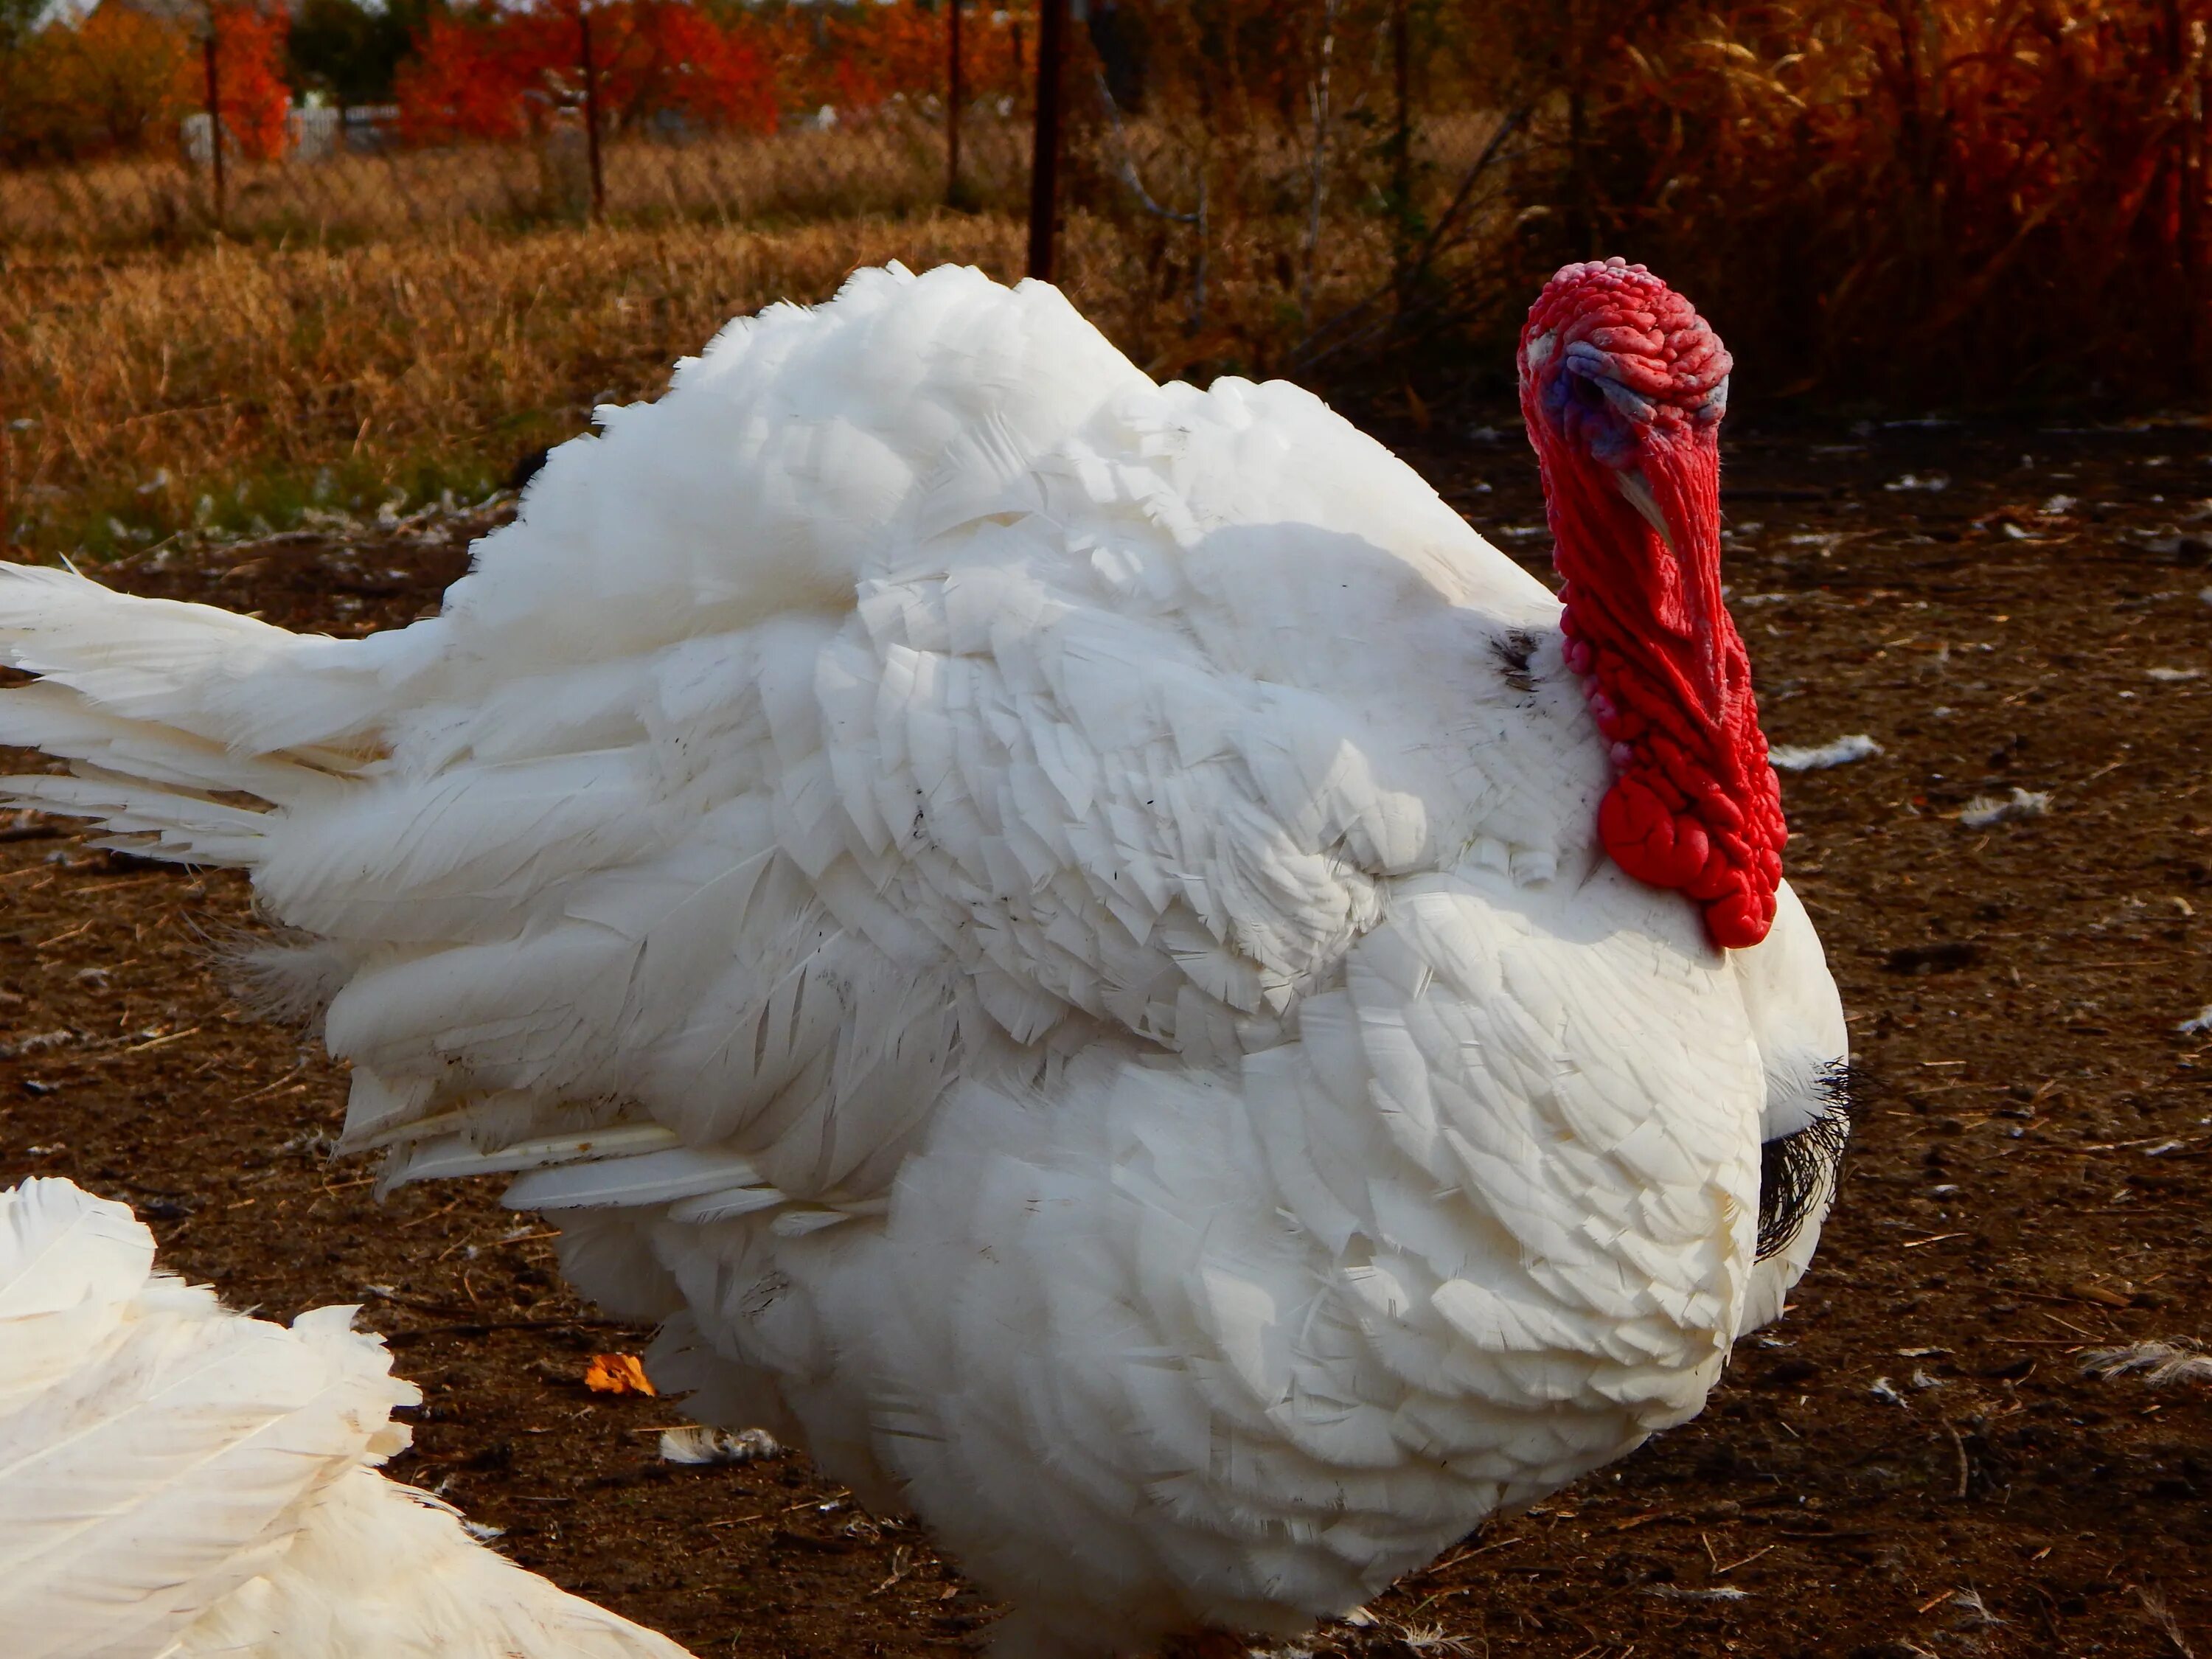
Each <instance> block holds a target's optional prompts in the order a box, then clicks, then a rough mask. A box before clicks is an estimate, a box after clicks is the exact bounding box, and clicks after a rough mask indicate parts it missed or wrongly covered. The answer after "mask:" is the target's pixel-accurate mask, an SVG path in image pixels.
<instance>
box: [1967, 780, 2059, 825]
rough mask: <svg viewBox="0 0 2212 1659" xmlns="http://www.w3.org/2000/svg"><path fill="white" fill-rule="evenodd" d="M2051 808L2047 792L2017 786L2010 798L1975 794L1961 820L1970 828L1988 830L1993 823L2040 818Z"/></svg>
mask: <svg viewBox="0 0 2212 1659" xmlns="http://www.w3.org/2000/svg"><path fill="white" fill-rule="evenodd" d="M2050 810H2051V797H2050V795H2049V794H2048V793H2046V792H2045V791H2043V790H2040V789H2022V788H2020V787H2015V788H2014V790H2013V792H2012V795H2011V797H2010V799H2003V798H2001V797H1999V796H1996V795H1977V796H1975V797H1974V798H1973V799H1972V800H1970V801H1968V802H1967V803H1966V811H1963V812H1961V813H1960V814H1959V822H1960V823H1963V824H1965V825H1966V828H1967V829H1988V828H1989V827H1990V825H1991V824H1993V823H2010V822H2012V821H2014V820H2015V819H2020V818H2039V817H2042V816H2043V815H2044V814H2045V813H2046V812H2048V811H2050Z"/></svg>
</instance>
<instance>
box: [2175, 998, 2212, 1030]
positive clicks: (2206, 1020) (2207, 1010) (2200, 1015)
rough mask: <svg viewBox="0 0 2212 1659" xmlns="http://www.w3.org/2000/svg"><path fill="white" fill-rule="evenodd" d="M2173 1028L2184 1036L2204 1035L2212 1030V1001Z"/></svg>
mask: <svg viewBox="0 0 2212 1659" xmlns="http://www.w3.org/2000/svg"><path fill="white" fill-rule="evenodd" d="M2173 1029H2174V1030H2177V1031H2179V1032H2180V1033H2181V1035H2182V1036H2203V1034H2204V1033H2205V1032H2207V1031H2212V1002H2208V1003H2206V1004H2205V1005H2204V1006H2203V1007H2202V1008H2200V1009H2198V1010H2197V1012H2195V1013H2194V1014H2192V1015H2191V1016H2190V1017H2189V1018H2187V1019H2185V1020H2183V1021H2182V1022H2181V1024H2179V1025H2177V1026H2175V1027H2174V1028H2173Z"/></svg>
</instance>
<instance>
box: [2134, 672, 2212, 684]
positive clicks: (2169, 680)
mask: <svg viewBox="0 0 2212 1659" xmlns="http://www.w3.org/2000/svg"><path fill="white" fill-rule="evenodd" d="M2144 672H2145V673H2146V674H2148V675H2149V676H2150V678H2153V679H2154V680H2156V681H2158V682H2159V684H2161V685H2172V684H2173V683H2174V682H2175V681H2177V680H2201V679H2203V678H2204V671H2203V669H2201V668H2148V669H2145V670H2144Z"/></svg>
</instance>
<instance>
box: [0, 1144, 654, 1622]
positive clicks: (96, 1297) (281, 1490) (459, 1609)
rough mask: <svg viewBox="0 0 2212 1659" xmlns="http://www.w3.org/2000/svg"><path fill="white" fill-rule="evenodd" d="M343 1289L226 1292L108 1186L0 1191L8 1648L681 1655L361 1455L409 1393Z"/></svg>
mask: <svg viewBox="0 0 2212 1659" xmlns="http://www.w3.org/2000/svg"><path fill="white" fill-rule="evenodd" d="M354 1312H355V1310H353V1309H351V1308H318V1309H316V1310H313V1312H312V1313H303V1314H301V1316H299V1317H298V1318H297V1319H295V1320H294V1321H293V1322H292V1323H291V1325H290V1327H289V1328H287V1327H285V1326H283V1325H275V1324H271V1323H270V1322H268V1321H266V1320H262V1319H252V1318H249V1317H247V1316H246V1315H244V1314H239V1313H233V1312H232V1311H231V1310H229V1309H228V1308H226V1307H224V1306H223V1305H222V1303H220V1302H219V1301H217V1300H216V1295H215V1292H214V1291H212V1290H210V1289H209V1288H208V1287H207V1286H206V1285H187V1284H186V1283H185V1282H184V1281H183V1280H182V1279H178V1278H175V1277H173V1275H171V1274H169V1273H161V1272H157V1271H156V1270H155V1267H154V1236H153V1235H152V1234H151V1233H149V1232H148V1231H146V1229H145V1227H144V1226H143V1225H142V1224H141V1223H140V1222H139V1221H138V1220H137V1218H135V1217H134V1216H132V1214H131V1210H130V1207H129V1206H127V1205H123V1204H118V1203H115V1202H113V1201H112V1200H108V1199H100V1198H94V1197H93V1196H92V1195H91V1194H89V1193H87V1192H85V1191H83V1190H82V1189H81V1188H78V1187H76V1185H74V1184H73V1183H71V1182H67V1181H59V1180H52V1179H48V1180H38V1181H28V1182H24V1183H23V1184H22V1185H21V1186H20V1187H15V1188H9V1189H8V1190H6V1191H4V1192H0V1633H4V1636H5V1638H6V1639H5V1641H4V1643H0V1647H4V1650H5V1651H6V1652H7V1654H8V1656H9V1659H141V1656H143V1659H216V1656H222V1659H690V1656H688V1655H687V1654H686V1653H685V1652H684V1650H683V1649H682V1648H680V1647H678V1646H677V1645H676V1644H675V1643H673V1642H671V1641H669V1640H668V1639H667V1638H665V1637H661V1636H656V1635H654V1634H653V1632H651V1631H648V1630H646V1629H643V1628H642V1627H641V1626H636V1625H633V1624H631V1623H630V1622H629V1620H626V1619H619V1618H617V1617H616V1616H615V1615H614V1614H613V1613H608V1612H606V1611H605V1609H603V1608H599V1607H593V1606H592V1604H591V1603H590V1602H588V1601H580V1600H578V1599H577V1598H576V1597H575V1596H573V1595H568V1594H566V1593H565V1592H563V1591H562V1590H558V1589H555V1588H554V1587H553V1586H552V1585H551V1584H549V1583H546V1582H545V1580H544V1579H543V1578H540V1577H538V1576H537V1575H536V1574H534V1573H530V1572H526V1571H523V1570H522V1569H521V1568H520V1567H518V1566H516V1565H514V1564H513V1562H511V1561H509V1560H507V1559H505V1558H504V1557H502V1556H500V1555H497V1554H495V1553H493V1552H492V1551H491V1550H489V1549H487V1548H486V1547H484V1546H483V1544H481V1543H478V1542H477V1541H475V1540H474V1539H472V1538H471V1537H470V1536H469V1534H467V1533H466V1532H465V1531H463V1530H462V1527H461V1522H460V1520H459V1517H458V1516H456V1515H455V1514H454V1512H453V1510H451V1509H449V1508H447V1506H446V1505H445V1504H441V1503H440V1502H439V1501H438V1500H437V1499H436V1498H433V1497H431V1496H430V1495H429V1494H428V1492H416V1491H415V1490H413V1489H412V1488H411V1487H407V1486H398V1485H397V1484H395V1483H394V1482H392V1481H390V1480H386V1479H385V1478H384V1477H383V1476H382V1475H380V1474H377V1473H376V1466H377V1465H378V1464H380V1463H382V1462H384V1461H385V1460H386V1458H388V1457H390V1456H392V1455H393V1454H394V1453H395V1452H398V1451H400V1450H402V1449H404V1447H405V1446H406V1445H407V1443H408V1431H407V1428H406V1425H404V1424H399V1423H394V1422H393V1421H392V1419H391V1413H392V1407H395V1406H412V1405H415V1404H416V1403H417V1402H418V1401H420V1400H421V1399H422V1392H421V1390H419V1389H416V1387H415V1385H414V1384H413V1383H404V1382H402V1381H400V1380H399V1379H398V1378H397V1377H395V1376H392V1357H391V1355H390V1354H388V1353H387V1352H386V1351H385V1347H384V1344H383V1342H382V1341H381V1340H379V1339H378V1338H376V1337H374V1336H371V1335H368V1334H365V1333H363V1332H360V1331H356V1330H355V1329H354V1328H352V1327H353V1316H354Z"/></svg>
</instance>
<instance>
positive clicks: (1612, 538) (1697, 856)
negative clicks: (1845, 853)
mask: <svg viewBox="0 0 2212 1659" xmlns="http://www.w3.org/2000/svg"><path fill="white" fill-rule="evenodd" d="M1729 366H1730V365H1729V359H1728V356H1727V353H1726V352H1725V351H1724V350H1723V349H1721V346H1720V343H1719V341H1718V340H1717V338H1715V337H1713V335H1712V331H1711V329H1709V328H1707V327H1706V326H1705V323H1704V321H1703V319H1700V318H1699V317H1698V315H1697V313H1695V312H1694V311H1693V310H1692V309H1691V307H1689V305H1688V303H1687V302H1686V301H1683V300H1681V299H1680V296H1679V295H1674V294H1673V293H1672V292H1671V291H1670V290H1668V289H1667V288H1666V286H1665V285H1664V284H1663V283H1660V282H1659V281H1658V279H1657V278H1656V277H1653V276H1650V274H1649V273H1648V272H1646V271H1644V270H1643V268H1642V267H1640V266H1635V267H1631V266H1626V265H1624V264H1622V263H1621V262H1620V261H1619V260H1613V261H1610V262H1607V264H1602V265H1574V266H1569V267H1568V268H1567V269H1566V270H1563V271H1561V272H1560V273H1559V276H1555V277H1554V278H1553V281H1552V283H1551V284H1550V285H1548V286H1547V289H1545V294H1544V297H1543V298H1542V299H1540V300H1539V301H1538V302H1537V306H1536V307H1535V309H1534V310H1533V311H1532V312H1531V313H1530V315H1529V321H1528V328H1527V330H1526V331H1524V332H1523V334H1522V413H1523V416H1524V417H1525V418H1526V419H1527V421H1528V432H1529V438H1530V441H1531V442H1532V443H1534V447H1535V449H1536V453H1537V455H1538V457H1539V459H1540V460H1541V464H1542V466H1543V475H1544V491H1545V499H1546V506H1547V511H1548V513H1549V516H1550V519H1551V526H1552V534H1553V540H1554V543H1555V544H1556V550H1555V552H1554V555H1553V556H1554V558H1555V560H1556V562H1557V563H1558V565H1559V572H1560V574H1561V575H1562V576H1564V577H1565V579H1566V580H1565V586H1563V587H1562V589H1561V590H1560V594H1559V598H1560V599H1561V601H1562V603H1563V604H1564V605H1565V617H1563V618H1562V620H1561V627H1562V629H1564V631H1565V634H1566V636H1567V645H1566V658H1567V662H1568V665H1569V666H1570V667H1571V668H1573V669H1574V670H1575V671H1576V672H1577V673H1578V674H1581V675H1582V676H1583V681H1584V692H1585V695H1586V696H1588V697H1589V702H1590V708H1591V713H1592V714H1593V716H1594V717H1595V720H1596V721H1597V726H1598V730H1599V731H1600V732H1601V733H1602V734H1603V735H1604V736H1605V738H1607V741H1608V743H1609V744H1611V757H1612V760H1613V769H1614V777H1613V787H1611V788H1610V789H1609V790H1607V793H1606V796H1605V799H1604V800H1603V801H1602V802H1601V805H1600V806H1599V809H1598V823H1597V828H1598V836H1599V839H1600V841H1601V842H1602V843H1603V845H1604V847H1605V849H1606V851H1607V854H1609V855H1610V856H1611V857H1612V858H1613V861H1614V862H1615V863H1617V864H1618V865H1620V867H1621V868H1622V869H1623V870H1625V871H1626V872H1628V874H1630V875H1632V876H1633V877H1635V878H1637V879H1638V880H1639V881H1644V882H1648V883H1650V884H1652V885H1653V886H1656V887H1667V888H1675V889H1679V890H1681V891H1682V892H1683V893H1684V894H1685V895H1686V896H1688V897H1689V898H1691V899H1692V900H1693V901H1694V902H1696V903H1697V904H1698V906H1699V909H1700V911H1701V912H1702V914H1703V916H1704V920H1705V930H1706V933H1707V934H1708V936H1709V937H1710V938H1711V939H1712V941H1713V943H1714V944H1716V945H1721V946H1723V947H1726V948H1731V949H1741V948H1743V947H1746V946H1748V945H1756V944H1758V943H1759V941H1760V940H1761V939H1765V937H1766V933H1767V930H1768V928H1769V927H1771V926H1772V924H1773V921H1774V912H1775V890H1776V888H1777V886H1778V884H1779V883H1780V881H1781V878H1782V849H1783V846H1784V842H1786V841H1787V839H1788V830H1787V829H1786V827H1785V826H1784V822H1783V817H1782V799H1781V791H1780V787H1779V785H1778V781H1777V780H1776V778H1775V775H1774V769H1773V768H1772V766H1771V765H1770V764H1769V763H1768V761H1767V756H1766V738H1765V733H1764V732H1761V731H1760V730H1759V708H1758V704H1757V702H1756V701H1755V700H1754V698H1753V696H1752V689H1751V663H1750V659H1749V658H1748V656H1747V653H1745V650H1744V645H1743V639H1742V636H1741V635H1739V634H1738V633H1737V632H1736V629H1735V621H1734V619H1733V618H1731V617H1729V612H1728V607H1727V606H1726V605H1725V604H1724V603H1723V600H1722V598H1721V573H1720V554H1721V546H1720V445H1719V425H1720V414H1721V409H1722V407H1723V403H1724V399H1725V396H1726V386H1727V374H1728V371H1729Z"/></svg>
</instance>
